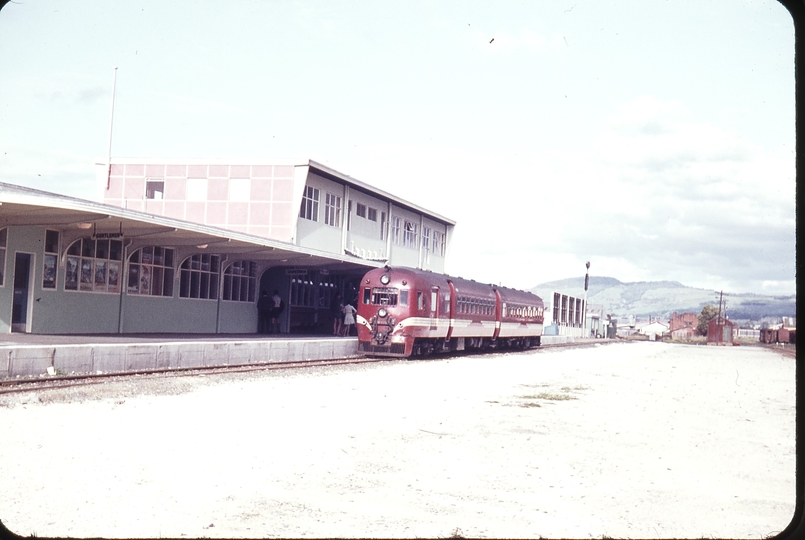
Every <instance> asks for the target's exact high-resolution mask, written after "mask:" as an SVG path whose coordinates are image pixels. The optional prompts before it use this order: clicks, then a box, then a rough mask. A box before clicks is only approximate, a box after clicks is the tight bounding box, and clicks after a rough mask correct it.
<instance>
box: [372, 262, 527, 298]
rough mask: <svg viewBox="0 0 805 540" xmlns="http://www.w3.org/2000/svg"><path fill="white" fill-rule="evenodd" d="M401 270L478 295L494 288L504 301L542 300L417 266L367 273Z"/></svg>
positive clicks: (521, 292)
mask: <svg viewBox="0 0 805 540" xmlns="http://www.w3.org/2000/svg"><path fill="white" fill-rule="evenodd" d="M395 270H396V271H403V272H406V273H408V274H409V275H412V276H416V277H417V278H422V279H428V280H430V281H443V282H445V283H446V282H447V281H451V282H453V285H455V287H456V290H457V291H460V292H464V293H476V294H479V295H487V294H491V293H492V292H493V291H494V290H498V291H499V292H500V297H501V299H502V300H503V301H505V302H522V303H530V302H534V300H535V299H539V301H540V302H542V298H540V297H539V296H538V295H536V294H534V293H532V292H529V291H522V290H518V289H513V288H511V287H503V286H500V285H495V284H494V283H483V282H478V281H475V280H474V279H465V278H462V277H454V276H449V275H447V274H440V273H437V272H432V271H430V270H421V269H419V268H410V267H407V266H384V267H381V268H375V269H372V270H370V271H369V273H376V272H384V271H395Z"/></svg>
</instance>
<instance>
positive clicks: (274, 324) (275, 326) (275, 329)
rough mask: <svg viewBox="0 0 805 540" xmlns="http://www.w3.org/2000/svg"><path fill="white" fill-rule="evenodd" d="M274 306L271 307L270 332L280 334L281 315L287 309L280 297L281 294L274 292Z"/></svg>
mask: <svg viewBox="0 0 805 540" xmlns="http://www.w3.org/2000/svg"><path fill="white" fill-rule="evenodd" d="M271 301H272V303H273V305H272V306H271V330H270V332H272V333H276V334H279V332H280V319H279V317H280V313H282V310H283V309H285V303H284V302H283V301H282V298H281V297H280V292H279V291H278V290H276V289H275V290H274V295H273V296H272V297H271Z"/></svg>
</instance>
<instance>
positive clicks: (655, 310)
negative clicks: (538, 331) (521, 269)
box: [531, 276, 797, 321]
mask: <svg viewBox="0 0 805 540" xmlns="http://www.w3.org/2000/svg"><path fill="white" fill-rule="evenodd" d="M531 291H532V292H534V293H536V294H537V295H539V296H541V297H542V298H543V300H545V301H546V302H551V294H552V293H553V292H554V291H556V292H560V293H562V294H567V295H570V296H575V297H577V298H583V297H584V276H582V277H577V278H568V279H561V280H558V281H549V282H548V283H541V284H540V285H537V286H536V287H534V288H533V289H531ZM717 294H718V291H712V290H709V289H697V288H695V287H687V286H685V285H682V284H681V283H679V282H677V281H633V282H622V281H619V280H617V279H615V278H611V277H597V276H592V277H590V286H589V290H588V291H587V303H588V304H603V306H604V311H605V312H606V313H610V314H612V315H617V316H619V317H624V316H626V315H634V316H636V317H643V316H648V315H652V316H654V317H662V318H670V317H671V315H672V314H673V312H675V311H676V312H677V313H684V312H688V311H692V312H694V313H699V312H700V311H701V310H702V306H704V305H705V304H711V305H717V304H718V299H717V296H716V295H717ZM725 298H726V299H727V315H728V316H729V318H730V319H733V320H743V319H749V320H755V321H756V320H760V319H762V318H763V317H795V316H796V312H797V297H796V295H790V296H766V295H761V294H752V293H746V294H730V295H726V296H725Z"/></svg>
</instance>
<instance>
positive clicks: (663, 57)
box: [0, 0, 796, 294]
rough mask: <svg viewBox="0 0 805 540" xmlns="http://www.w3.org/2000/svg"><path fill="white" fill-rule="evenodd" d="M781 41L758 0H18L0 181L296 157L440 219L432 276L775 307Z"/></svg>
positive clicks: (789, 198) (781, 174)
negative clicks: (562, 284)
mask: <svg viewBox="0 0 805 540" xmlns="http://www.w3.org/2000/svg"><path fill="white" fill-rule="evenodd" d="M793 47H794V30H793V23H792V20H791V18H790V16H789V14H788V12H787V11H786V10H785V8H784V7H783V6H782V5H780V4H779V3H777V2H776V1H743V2H742V1H735V0H721V1H719V0H714V1H709V2H701V1H675V0H663V1H659V0H634V1H619V2H592V1H583V0H568V1H560V0H557V1H550V2H547V1H546V2H521V1H518V2H514V1H494V2H472V1H448V0H445V1H436V2H424V1H406V2H394V1H390V2H371V1H352V2H348V1H337V2H332V1H310V2H296V1H293V2H292V1H248V2H247V1H238V0H234V1H231V2H225V3H221V2H190V1H182V0H177V1H171V2H161V1H126V2H114V3H113V2H102V1H100V0H84V1H81V0H76V1H71V2H62V1H57V0H50V1H48V0H44V1H38V2H33V1H18V2H13V3H9V4H7V5H6V6H5V7H4V8H3V9H2V11H0V149H2V155H1V156H0V181H3V182H8V183H14V184H20V185H25V186H30V187H35V188H39V189H44V190H48V191H54V192H57V193H63V194H67V195H72V196H78V197H83V198H90V199H91V198H93V197H94V196H95V189H94V169H93V163H94V162H95V160H96V159H97V158H103V156H105V153H106V146H107V135H108V123H109V108H110V107H109V105H110V98H111V86H112V73H113V68H114V67H117V68H118V72H117V91H116V100H115V118H114V136H113V144H112V155H113V156H116V157H167V158H182V157H187V158H204V157H223V158H232V159H242V160H246V159H271V158H293V157H306V158H310V159H314V160H316V161H319V162H322V163H324V164H326V165H328V166H330V167H332V168H335V169H336V170H338V171H341V172H343V173H346V174H349V175H351V176H353V177H355V178H357V179H359V180H362V181H365V182H368V183H370V184H373V185H375V186H377V187H379V188H381V189H384V190H386V191H389V192H392V193H395V194H397V195H399V196H401V197H404V198H406V199H408V200H410V201H412V202H414V203H416V204H418V205H420V206H424V207H425V208H428V209H430V210H433V211H435V212H438V213H440V214H443V215H445V216H447V217H450V218H452V219H454V220H456V221H457V223H458V225H457V227H456V230H455V236H454V238H453V243H452V246H451V251H450V254H449V259H448V268H447V270H448V272H449V273H452V274H456V275H461V276H463V277H471V278H474V279H476V280H478V281H487V282H495V283H503V284H506V285H511V286H514V287H518V288H530V287H533V286H535V285H537V284H539V283H542V282H545V281H549V280H554V279H562V278H566V277H571V276H580V275H582V274H583V272H584V262H585V261H587V260H589V261H591V273H592V274H593V275H599V276H610V277H615V278H618V279H620V280H622V281H648V280H675V281H680V282H682V283H684V284H686V285H691V286H696V287H704V288H711V289H723V290H725V291H731V292H757V293H767V294H793V293H795V291H796V285H795V277H794V274H795V268H794V259H795V215H794V210H795V205H794V158H795V151H794V140H795V132H794V50H793Z"/></svg>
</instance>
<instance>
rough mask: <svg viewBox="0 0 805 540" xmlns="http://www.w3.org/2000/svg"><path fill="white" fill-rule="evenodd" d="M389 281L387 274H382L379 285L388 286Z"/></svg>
mask: <svg viewBox="0 0 805 540" xmlns="http://www.w3.org/2000/svg"><path fill="white" fill-rule="evenodd" d="M389 281H391V278H390V277H389V275H388V274H383V275H382V276H380V283H382V284H383V285H388V284H389Z"/></svg>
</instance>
